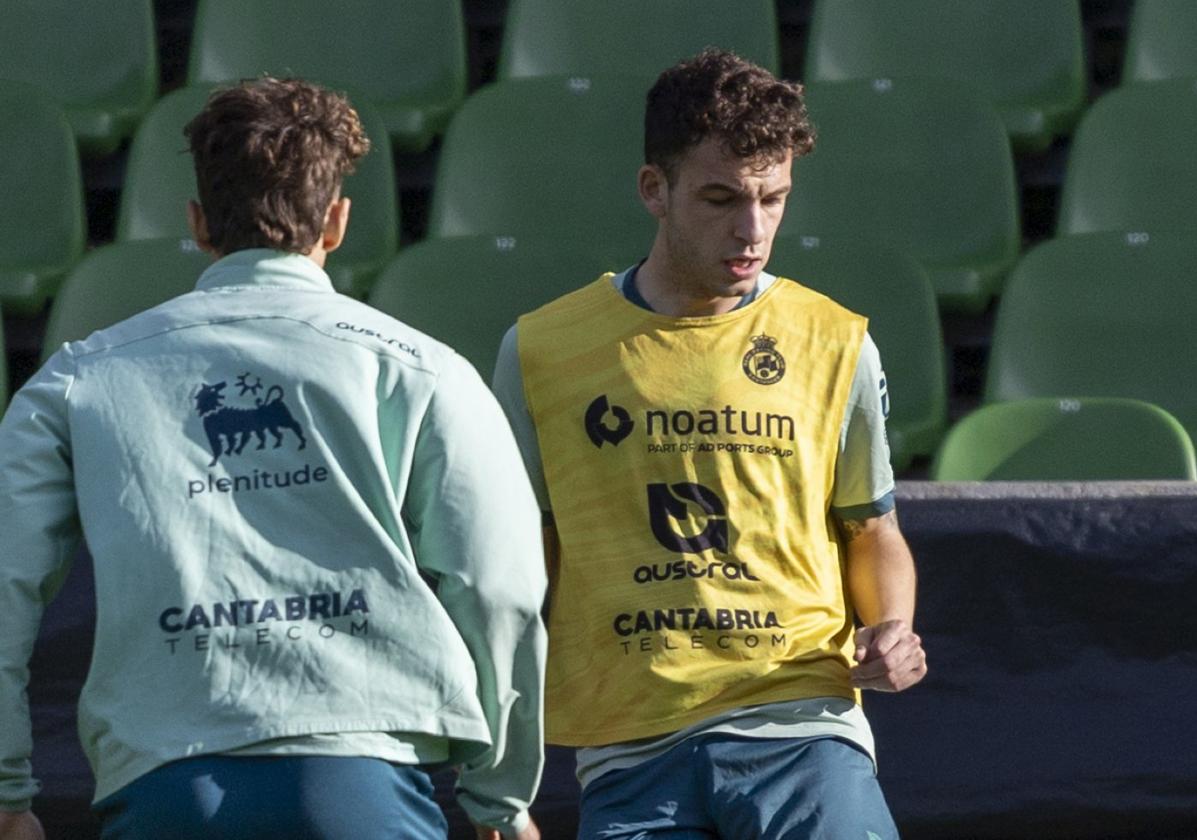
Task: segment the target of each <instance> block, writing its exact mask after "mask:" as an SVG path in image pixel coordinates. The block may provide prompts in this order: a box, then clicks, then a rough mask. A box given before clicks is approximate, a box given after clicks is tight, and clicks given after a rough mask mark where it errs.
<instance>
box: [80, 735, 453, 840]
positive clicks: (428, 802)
mask: <svg viewBox="0 0 1197 840" xmlns="http://www.w3.org/2000/svg"><path fill="white" fill-rule="evenodd" d="M432 794H433V787H432V782H431V780H430V779H429V778H428V774H427V773H425V772H424V771H422V770H421V769H420V768H418V767H407V766H403V765H397V764H388V763H387V762H385V761H382V760H380V759H376V758H352V757H344V758H342V757H335V756H224V755H213V756H199V757H196V758H185V759H182V760H180V761H174V762H171V763H170V764H165V765H163V766H162V767H159V768H157V769H156V770H152V771H150V772H149V773H146V774H145V775H144V776H141V777H140V778H138V779H136V780H134V781H133V782H132V783H130V784H128V785H126V786H125V787H123V788H121V789H120V790H118V791H117V792H116V793H114V794H112V796H109V797H107V798H105V799H103V800H102V801H100V802H97V803H96V804H95V806H94V808H95V810H96V812H97V814H98V815H99V817H100V821H101V824H102V826H103V829H102V833H101V838H102V840H167V838H169V840H215V838H220V840H261V838H264V837H277V838H280V840H282V838H286V840H445V836H446V833H447V831H448V828H447V824H446V822H445V817H444V814H442V813H441V810H440V808H439V807H438V806H437V804H436V802H435V801H434V800H433V798H432Z"/></svg>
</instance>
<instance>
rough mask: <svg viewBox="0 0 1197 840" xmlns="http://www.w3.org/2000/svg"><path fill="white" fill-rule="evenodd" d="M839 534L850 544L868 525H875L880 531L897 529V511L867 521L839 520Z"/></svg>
mask: <svg viewBox="0 0 1197 840" xmlns="http://www.w3.org/2000/svg"><path fill="white" fill-rule="evenodd" d="M839 522H840V533H841V534H843V535H844V541H845V542H852V541H853V540H854V539H856V538H857V537H859V536H860V535H861V534H863V533H864V532H865V529H867V528H868V527H869V525H870V523H873V522H875V523H877V524H876V526H875V527H877V528H880V529H882V530H889V529H890V528H897V527H898V514H897V511H893V510H891V511H889V512H888V513H883V514H881V515H880V516H872V517H869V518H868V519H841V520H840V521H839Z"/></svg>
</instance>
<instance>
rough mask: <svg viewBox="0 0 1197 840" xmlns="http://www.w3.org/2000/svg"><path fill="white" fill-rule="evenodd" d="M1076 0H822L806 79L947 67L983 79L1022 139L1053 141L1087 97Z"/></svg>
mask: <svg viewBox="0 0 1197 840" xmlns="http://www.w3.org/2000/svg"><path fill="white" fill-rule="evenodd" d="M1081 32H1082V30H1081V9H1080V3H1079V2H1078V0H1002V2H1000V3H995V2H993V0H950V2H945V1H944V0H834V1H833V0H821V2H818V3H816V4H815V10H814V15H813V18H812V20H811V28H810V37H809V41H808V44H809V46H808V49H807V55H806V67H805V79H806V81H808V82H814V81H822V80H826V81H844V80H847V79H875V78H882V77H884V78H894V79H898V78H904V77H911V76H929V75H937V76H945V77H950V78H953V79H957V80H960V81H965V82H968V83H971V84H972V85H975V86H976V87H977V89H978V90H980V91H982V92H983V93H984V95H985V96H987V97H988V98H989V99H990V101H991V102H992V103H993V104H994V105H995V106H996V107H997V109H998V112H999V113H1000V114H1001V117H1002V120H1003V121H1004V122H1005V125H1006V129H1007V131H1008V132H1009V134H1010V137H1011V139H1012V140H1013V141H1014V143H1015V144H1016V145H1017V146H1018V147H1019V148H1022V149H1028V150H1041V149H1045V148H1046V147H1047V146H1048V145H1049V144H1050V143H1051V141H1052V138H1053V137H1054V136H1055V135H1057V134H1063V133H1066V132H1068V131H1070V130H1071V128H1072V126H1073V125H1074V124H1075V123H1076V120H1077V118H1078V117H1079V116H1080V113H1081V110H1082V108H1083V107H1084V104H1085V86H1086V75H1085V74H1086V70H1085V64H1084V55H1083V49H1082V37H1081Z"/></svg>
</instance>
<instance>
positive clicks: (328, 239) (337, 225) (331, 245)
mask: <svg viewBox="0 0 1197 840" xmlns="http://www.w3.org/2000/svg"><path fill="white" fill-rule="evenodd" d="M349 204H350V202H349V199H348V198H346V197H345V196H339V197H338V198H336V199H334V200H333V203H332V204H330V205H328V211H327V212H326V213H325V214H324V232H323V233H322V234H321V243H320V244H321V245H322V246H323V247H324V250H325V251H335V250H336V249H337V248H339V247H341V243H342V242H344V241H345V231H346V230H347V229H348V228H349Z"/></svg>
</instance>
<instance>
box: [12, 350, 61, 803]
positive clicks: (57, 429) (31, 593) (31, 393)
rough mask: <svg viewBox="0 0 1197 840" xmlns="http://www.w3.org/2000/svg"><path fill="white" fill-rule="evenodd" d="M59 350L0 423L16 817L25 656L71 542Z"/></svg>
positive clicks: (27, 734)
mask: <svg viewBox="0 0 1197 840" xmlns="http://www.w3.org/2000/svg"><path fill="white" fill-rule="evenodd" d="M72 381H73V364H72V360H71V358H70V356H69V355H68V354H67V353H66V352H65V351H60V352H58V353H56V354H55V355H54V356H53V357H51V359H50V361H48V362H47V363H46V365H45V366H44V367H43V368H42V369H41V370H40V371H39V372H38V373H37V374H36V375H35V376H34V377H33V378H32V379H30V380H29V382H28V383H27V384H26V385H25V387H24V388H22V389H21V390H20V391H19V392H17V394H16V395H15V396H14V397H13V399H12V403H11V404H10V405H9V407H8V411H7V412H6V413H5V414H4V420H3V421H2V422H0V810H8V811H22V810H25V809H27V808H28V807H29V805H30V800H31V799H32V798H33V796H34V794H36V793H37V791H38V789H39V785H38V783H37V782H36V781H35V780H34V779H33V777H32V775H31V768H30V761H29V759H30V755H31V753H32V751H33V738H32V733H31V727H30V719H29V698H28V696H27V694H26V687H27V685H28V682H29V657H30V656H31V654H32V652H33V643H34V641H35V640H36V638H37V632H38V626H39V625H40V623H41V619H42V612H43V611H44V609H45V606H46V604H47V603H49V601H50V600H51V598H53V597H54V594H55V593H56V592H57V590H58V587H59V585H60V584H61V583H62V579H63V578H64V577H65V575H66V572H67V570H68V568H69V566H70V560H71V557H72V556H73V554H74V552H75V549H76V547H77V546H78V542H79V533H80V531H79V517H78V513H77V509H76V504H75V483H74V476H73V473H72V469H71V443H70V433H69V430H68V423H67V410H66V399H67V394H68V392H69V389H70V386H71V383H72Z"/></svg>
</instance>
